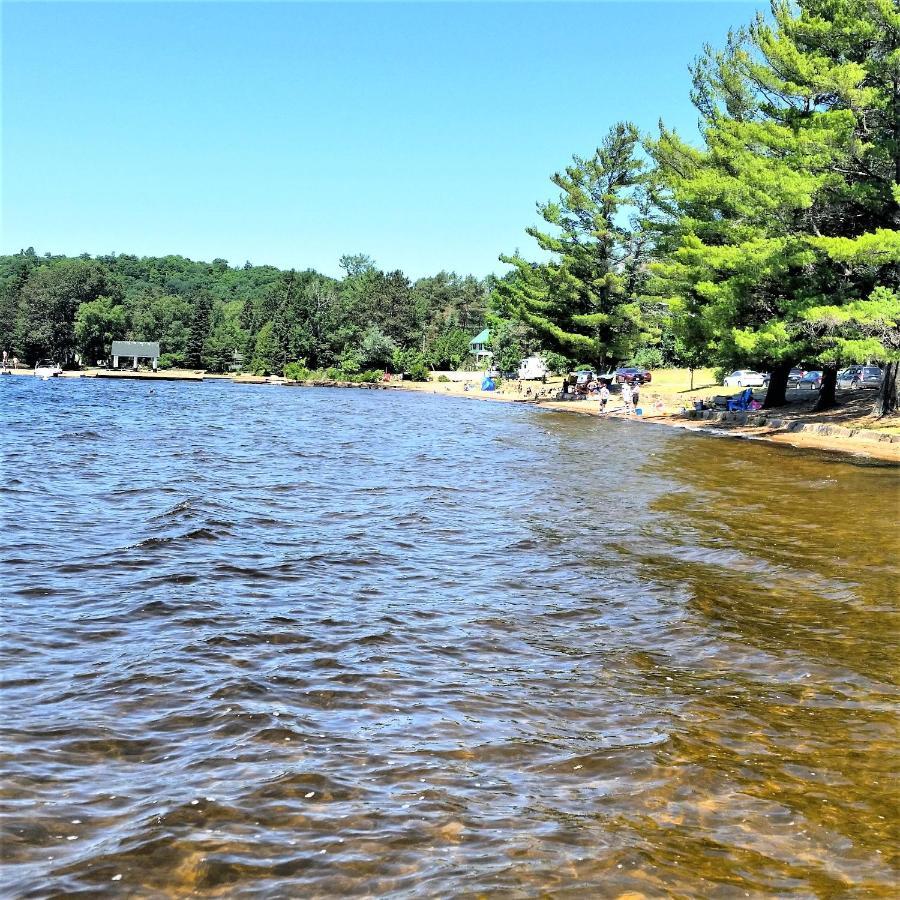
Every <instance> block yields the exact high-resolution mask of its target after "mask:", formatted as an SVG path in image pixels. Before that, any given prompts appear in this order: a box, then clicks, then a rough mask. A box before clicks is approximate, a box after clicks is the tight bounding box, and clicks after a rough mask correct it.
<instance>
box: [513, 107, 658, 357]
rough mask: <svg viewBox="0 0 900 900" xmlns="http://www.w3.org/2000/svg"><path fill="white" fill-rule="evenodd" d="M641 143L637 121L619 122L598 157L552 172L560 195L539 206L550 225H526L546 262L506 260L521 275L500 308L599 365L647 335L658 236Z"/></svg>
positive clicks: (550, 342) (551, 344)
mask: <svg viewBox="0 0 900 900" xmlns="http://www.w3.org/2000/svg"><path fill="white" fill-rule="evenodd" d="M638 143H639V135H638V132H637V129H636V128H635V127H634V125H631V124H630V123H619V124H618V125H616V126H614V127H613V128H612V129H610V131H609V133H608V134H607V136H606V138H605V139H604V141H603V143H602V145H601V146H600V147H599V148H598V149H597V151H596V152H595V153H594V155H593V156H592V157H590V158H589V159H581V158H580V157H577V156H576V157H574V159H573V163H572V165H570V166H568V167H567V168H566V169H565V171H564V172H562V173H557V174H555V175H554V176H553V177H552V179H551V180H552V181H553V183H554V184H555V185H556V186H557V187H558V188H559V189H560V195H559V199H558V200H557V201H555V202H550V203H545V204H539V205H538V211H539V212H540V214H541V216H542V218H543V219H544V221H545V222H546V223H547V224H548V225H549V226H551V227H550V229H548V230H541V229H538V228H529V229H527V233H528V234H529V235H530V236H531V237H533V238H534V239H535V240H536V241H537V243H538V246H539V247H540V248H541V250H543V251H545V253H546V254H547V255H549V257H550V260H549V261H548V262H545V263H540V264H539V263H533V262H529V261H527V260H526V259H524V258H523V257H522V256H521V255H519V254H518V253H517V254H516V255H514V256H501V260H502V261H503V262H506V263H509V264H511V265H513V266H515V274H514V277H512V278H509V279H503V280H502V281H500V282H499V283H498V285H497V288H496V290H497V292H498V294H499V298H498V302H499V304H500V305H502V306H503V307H505V308H506V309H508V310H510V312H511V313H512V314H513V315H514V316H515V317H516V318H517V319H519V320H520V321H521V322H523V323H525V324H526V325H528V326H529V327H530V328H532V329H533V330H534V331H535V332H536V333H537V334H538V335H539V336H540V337H541V338H542V340H543V343H544V344H545V345H546V346H547V347H548V348H549V349H552V350H556V351H558V352H561V353H563V354H565V355H566V356H569V357H576V358H577V359H579V360H582V361H585V362H589V363H592V364H595V365H597V366H599V367H600V368H605V367H606V365H608V364H609V363H612V362H617V361H620V360H623V359H625V358H627V357H628V356H629V355H630V354H631V353H632V352H633V349H634V347H635V346H636V345H637V344H638V343H639V342H640V340H641V338H642V337H646V324H645V322H644V316H643V312H642V308H641V303H640V292H641V289H642V287H643V283H644V280H645V277H646V262H647V259H648V257H649V252H650V249H651V247H652V240H651V239H650V228H651V225H650V216H649V206H648V200H647V192H646V189H645V187H646V181H647V175H646V173H645V167H644V164H643V162H642V161H641V160H640V159H639V158H638V153H637V151H638Z"/></svg>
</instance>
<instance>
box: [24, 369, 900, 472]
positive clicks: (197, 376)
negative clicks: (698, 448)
mask: <svg viewBox="0 0 900 900" xmlns="http://www.w3.org/2000/svg"><path fill="white" fill-rule="evenodd" d="M8 374H10V375H18V376H31V377H34V373H33V372H32V371H30V370H28V369H20V370H18V371H10V372H9V373H8ZM59 377H61V378H104V379H109V380H116V379H121V380H129V381H141V380H145V381H186V382H192V383H197V382H202V381H205V380H209V381H227V382H231V383H232V384H256V385H259V384H266V385H272V386H281V387H299V388H302V387H306V388H318V387H332V388H356V389H360V390H384V391H405V392H407V393H427V394H431V395H433V396H440V397H454V398H463V399H467V400H481V401H484V402H488V403H523V404H528V405H530V406H534V407H536V408H538V409H542V410H547V411H551V412H564V413H570V414H574V415H587V416H592V417H593V418H597V419H599V418H604V419H615V420H617V421H631V422H634V423H635V424H638V423H650V424H655V425H663V426H666V427H668V428H680V429H682V430H684V431H695V432H699V433H701V434H708V435H713V436H719V437H730V438H735V439H743V440H757V441H765V442H767V443H773V444H782V445H788V446H792V447H795V448H797V449H800V450H814V451H828V452H835V453H842V454H847V455H850V456H855V457H857V458H860V457H861V458H866V459H875V460H879V461H882V462H888V463H894V464H897V465H900V434H893V435H892V434H888V433H886V432H880V431H878V430H875V429H867V428H864V427H858V428H842V427H840V426H836V425H831V424H822V423H814V422H807V421H804V420H803V417H802V415H801V416H795V417H794V418H785V416H790V415H791V414H792V413H795V412H796V411H792V410H788V411H787V412H786V413H785V414H783V415H782V416H781V417H779V413H780V412H781V411H780V410H765V411H763V410H760V411H759V412H758V413H749V414H747V413H725V412H720V411H718V412H717V411H706V412H704V413H699V414H698V413H697V412H695V411H693V410H690V411H688V412H687V413H681V412H665V411H661V410H658V411H657V412H655V413H652V414H648V415H642V416H626V415H625V414H624V412H623V407H622V406H614V407H611V408H610V411H609V412H607V413H606V414H605V415H603V416H600V415H599V413H598V411H597V401H596V400H595V399H585V400H572V401H560V400H548V399H542V398H538V397H527V396H525V397H521V396H512V395H510V394H507V393H504V392H503V391H482V390H480V389H479V388H472V389H470V390H465V389H464V385H463V383H462V382H455V383H439V382H434V381H427V382H425V381H390V382H375V383H368V384H358V383H355V382H346V381H297V382H295V381H286V380H284V379H280V378H276V379H275V380H271V379H269V378H264V377H261V376H253V375H249V376H248V375H243V376H240V375H233V374H222V375H218V374H209V373H206V372H202V371H190V372H188V371H180V370H175V371H167V372H157V373H153V372H131V371H127V372H109V371H107V370H86V371H82V372H66V373H63V374H62V375H61V376H59ZM645 391H646V396H647V399H648V401H649V398H650V396H652V395H653V392H652V385H651V386H650V389H645ZM659 405H661V404H660V402H659V401H658V402H657V404H656V406H659Z"/></svg>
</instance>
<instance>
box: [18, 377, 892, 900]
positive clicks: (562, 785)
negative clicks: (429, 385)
mask: <svg viewBox="0 0 900 900" xmlns="http://www.w3.org/2000/svg"><path fill="white" fill-rule="evenodd" d="M153 388H154V391H155V393H154V394H152V395H151V394H148V389H147V387H146V385H143V384H140V383H121V382H115V383H107V382H102V381H99V380H80V381H79V380H64V381H58V382H40V381H36V380H33V379H25V378H4V379H0V403H2V411H3V416H2V419H3V422H2V426H3V427H2V429H0V441H2V443H3V467H4V472H3V476H4V477H3V484H2V493H0V511H2V514H3V515H2V518H3V521H4V524H5V528H4V530H3V532H2V542H3V549H2V558H0V563H2V580H0V590H2V598H3V604H2V614H3V629H2V658H3V673H4V680H3V684H2V690H0V708H2V720H3V721H2V727H3V733H2V749H0V777H2V790H0V808H2V814H3V818H2V829H3V830H2V857H3V863H4V865H3V871H2V879H3V888H2V890H3V892H4V894H5V895H6V896H15V897H53V896H63V895H76V894H84V895H86V896H101V895H102V896H110V897H115V896H129V897H159V896H168V895H171V896H179V895H188V894H195V895H201V896H229V897H230V896H235V897H287V896H323V897H324V896H334V895H342V896H358V895H371V896H376V895H386V894H393V895H395V896H410V897H414V896H415V897H422V896H454V895H478V894H484V895H490V896H515V897H525V896H538V895H548V894H554V895H555V894H560V895H564V896H576V895H581V896H604V897H605V896H609V897H617V896H619V895H622V894H627V893H628V892H631V894H629V896H637V895H644V896H647V897H659V896H662V895H666V896H674V897H697V896H721V897H732V896H734V897H744V896H751V897H761V896H772V895H778V896H797V897H816V896H847V895H855V896H863V895H865V896H876V897H877V896H884V897H888V896H892V895H895V891H896V887H897V878H898V869H897V859H896V855H895V854H896V847H897V808H898V807H897V800H898V796H897V785H896V781H895V780H893V778H894V776H895V774H896V766H897V762H898V757H897V730H896V728H897V718H896V716H895V706H894V704H895V702H896V690H895V689H896V679H895V676H896V673H897V659H898V646H897V643H898V642H897V634H898V631H897V612H898V604H897V584H898V581H897V576H898V570H897V551H898V543H897V537H896V530H895V527H894V526H895V524H896V518H897V512H898V496H900V495H898V485H900V479H898V471H897V469H895V468H894V469H892V468H889V467H885V466H881V465H872V464H863V463H862V462H860V463H854V462H852V461H848V460H846V459H839V458H837V457H833V456H831V457H829V456H826V455H816V454H810V453H805V454H801V453H799V452H797V451H794V450H791V449H790V448H785V447H780V446H779V447H776V446H769V445H764V444H760V443H750V442H741V441H734V440H719V439H715V438H712V437H709V436H705V435H696V434H686V433H682V432H679V431H676V430H674V429H667V428H662V427H654V426H650V425H637V424H632V423H625V422H612V421H599V420H597V419H588V418H585V417H579V416H566V415H562V414H556V413H547V412H540V411H538V410H534V409H530V408H524V407H522V406H513V405H502V404H483V403H473V402H470V401H465V400H453V399H448V398H442V397H431V396H422V395H405V394H396V393H382V392H371V391H331V390H305V389H295V388H272V387H267V386H263V387H258V388H255V387H245V386H244V387H238V386H234V385H230V384H210V383H204V384H190V385H185V384H177V383H161V384H155V385H154V386H153Z"/></svg>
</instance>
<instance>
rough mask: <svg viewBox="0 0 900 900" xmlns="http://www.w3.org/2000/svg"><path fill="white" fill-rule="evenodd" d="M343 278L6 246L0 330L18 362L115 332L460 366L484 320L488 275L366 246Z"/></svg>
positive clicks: (271, 359) (210, 364) (250, 361)
mask: <svg viewBox="0 0 900 900" xmlns="http://www.w3.org/2000/svg"><path fill="white" fill-rule="evenodd" d="M341 265H342V268H343V270H344V273H345V274H344V277H343V278H341V279H334V278H330V277H328V276H325V275H320V274H319V273H317V272H314V271H311V270H308V271H303V272H297V271H282V270H280V269H277V268H275V267H273V266H254V265H251V264H250V263H246V264H245V265H244V266H242V267H240V268H233V267H231V266H229V264H228V263H227V261H225V260H222V259H216V260H213V261H212V263H203V262H193V261H191V260H189V259H185V258H184V257H181V256H165V257H137V256H131V255H127V254H112V255H108V256H98V257H91V256H88V255H83V256H81V257H78V258H75V259H73V258H68V257H65V256H51V255H49V254H48V255H46V256H38V255H37V254H36V253H35V252H34V250H32V249H28V250H24V251H22V252H21V253H18V254H15V255H13V256H3V257H0V342H2V346H3V348H5V349H7V350H9V351H10V355H18V356H19V358H20V359H21V360H22V361H23V363H26V364H33V363H34V362H35V361H37V360H38V359H40V358H45V357H46V358H52V359H54V360H57V361H59V362H61V363H63V364H67V365H70V364H72V363H73V362H74V360H75V358H76V356H77V357H78V358H80V360H81V361H82V363H83V364H85V365H94V364H96V363H97V362H98V361H105V360H106V359H107V358H108V356H109V351H110V345H111V342H112V341H113V340H136V341H159V343H160V348H161V351H162V354H163V355H162V358H161V361H160V362H161V365H163V366H165V367H171V366H178V367H188V368H203V369H206V370H208V371H212V372H224V371H228V370H229V369H231V368H234V367H240V368H243V369H245V370H248V371H256V372H265V373H271V372H275V373H280V372H282V371H283V369H284V367H285V365H287V364H288V363H291V362H301V363H302V364H303V365H305V366H307V367H309V368H311V369H325V368H337V369H340V370H342V371H344V372H347V373H348V374H349V373H354V372H359V371H362V370H367V369H382V370H383V369H385V368H399V369H401V370H403V369H406V370H409V369H413V370H415V371H416V372H418V373H420V374H421V371H422V370H423V368H425V367H429V368H438V369H440V368H448V369H449V368H455V367H457V366H459V365H460V364H462V363H463V362H464V361H465V360H466V358H467V357H468V355H469V341H470V340H471V338H472V337H473V336H474V335H475V334H477V333H478V332H479V331H480V330H481V329H482V328H484V325H485V321H486V317H487V311H488V300H489V297H490V294H491V292H492V290H493V286H494V285H493V280H492V279H484V280H481V279H477V278H474V277H471V276H465V277H459V276H457V275H454V274H452V273H450V274H448V273H447V272H441V273H439V274H437V275H435V276H433V277H428V278H420V279H418V280H417V281H415V282H413V281H410V279H409V278H407V277H406V276H405V275H404V274H403V273H402V272H382V271H381V270H379V269H378V268H377V267H376V266H375V264H374V262H373V261H372V260H371V259H369V258H368V257H366V256H363V255H355V256H346V257H344V258H343V259H342V260H341Z"/></svg>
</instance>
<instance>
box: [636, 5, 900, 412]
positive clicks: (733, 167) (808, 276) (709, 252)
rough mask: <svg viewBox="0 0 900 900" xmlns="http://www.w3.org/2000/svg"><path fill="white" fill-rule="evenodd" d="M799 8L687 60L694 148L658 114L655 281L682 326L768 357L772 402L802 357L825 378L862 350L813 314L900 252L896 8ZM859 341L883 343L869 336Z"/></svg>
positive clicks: (728, 353) (854, 294)
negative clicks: (668, 220)
mask: <svg viewBox="0 0 900 900" xmlns="http://www.w3.org/2000/svg"><path fill="white" fill-rule="evenodd" d="M798 7H799V8H796V7H794V6H792V5H790V4H788V3H786V2H781V0H776V2H775V3H773V6H772V19H771V21H768V20H766V19H764V18H763V17H762V16H760V17H758V18H757V20H756V21H755V22H754V24H753V25H752V26H751V27H750V28H748V29H745V30H741V31H738V32H735V33H732V34H731V35H730V36H729V40H728V44H727V46H726V49H725V50H724V51H721V52H716V51H713V50H712V49H707V50H706V52H705V54H704V55H703V57H702V58H701V59H700V60H699V61H698V63H697V64H696V66H695V68H694V85H695V90H694V101H695V103H696V105H697V107H698V109H699V110H700V112H701V114H702V117H703V119H702V123H701V126H702V131H703V137H704V141H705V145H706V146H705V148H704V149H703V150H697V149H694V148H692V147H690V146H689V145H687V144H686V143H685V142H683V141H682V140H681V139H680V138H679V137H678V136H677V135H676V134H675V133H674V132H671V131H667V130H665V129H662V133H661V136H660V138H659V140H658V141H656V142H655V143H654V144H653V145H652V146H651V150H652V152H653V155H654V156H655V158H656V160H657V162H658V164H659V166H660V168H661V170H662V171H663V173H664V174H665V175H666V180H667V183H668V185H669V187H670V191H671V199H672V201H673V202H674V206H675V209H676V212H677V214H676V217H675V223H674V228H673V229H672V232H671V235H670V237H672V238H674V243H675V249H673V251H672V252H671V253H670V254H669V255H668V257H667V258H666V260H665V262H664V263H662V264H661V265H659V266H658V268H657V272H658V275H659V277H660V281H659V282H658V283H657V288H658V289H660V290H661V291H662V292H663V293H664V294H666V295H667V296H668V299H669V301H670V303H671V305H672V307H673V310H674V311H675V314H676V319H679V320H681V321H684V322H691V323H692V330H691V333H690V334H687V335H685V338H686V340H688V341H689V342H691V343H693V344H696V343H697V342H698V341H699V342H701V343H702V344H704V345H707V346H708V345H710V344H712V345H713V346H714V347H715V354H716V357H717V361H718V362H720V363H721V364H725V365H729V366H730V365H735V366H739V365H740V366H744V365H753V366H765V367H768V368H771V369H772V381H771V384H770V387H769V392H768V396H767V399H766V405H767V406H774V405H780V404H781V403H783V402H784V395H785V388H786V384H787V375H788V372H789V370H790V368H791V366H792V365H793V364H795V363H796V362H798V361H802V360H807V361H814V360H817V361H819V362H821V363H822V364H824V365H825V367H826V376H827V379H828V380H827V382H826V383H830V384H831V385H832V386H833V383H834V380H835V376H836V372H837V367H838V365H840V364H841V363H844V362H850V361H856V360H859V354H860V352H862V348H861V345H860V344H858V343H855V342H854V340H853V339H852V338H848V340H845V341H843V342H842V341H840V340H837V339H836V337H837V336H836V335H835V333H834V330H833V329H831V330H829V329H826V328H825V327H824V326H821V325H820V327H816V325H815V323H816V322H818V321H820V320H821V319H822V317H823V316H824V317H825V318H826V319H828V320H829V321H831V322H832V323H833V322H834V321H835V320H834V317H833V316H832V317H830V318H829V316H830V314H829V312H828V310H830V309H831V308H833V307H834V306H844V305H846V304H858V303H861V302H867V298H869V297H870V296H871V295H872V292H873V291H874V290H875V289H876V288H877V287H878V286H879V285H890V284H896V283H897V274H898V273H897V264H898V261H900V260H898V256H897V234H896V231H895V229H896V226H897V224H898V220H897V201H898V194H897V190H896V177H897V172H898V171H900V169H898V166H900V163H898V161H897V153H898V142H897V137H898V129H900V124H898V115H900V110H898V99H897V97H898V93H897V84H898V68H900V57H898V52H897V47H898V46H900V45H898V34H900V28H898V25H900V20H898V13H897V12H896V7H894V6H893V5H892V3H891V2H883V0H801V2H800V3H799V4H798ZM847 327H848V328H850V329H851V331H852V329H853V328H854V327H855V326H853V325H851V324H850V323H849V321H848V323H847ZM866 351H867V353H871V354H872V355H873V356H874V358H877V359H881V360H885V359H888V358H889V357H890V350H889V348H888V347H887V346H886V345H884V344H883V343H882V344H878V345H877V346H876V343H875V342H874V339H873V341H870V342H869V343H868V344H867V345H866ZM870 358H871V357H870ZM832 398H833V395H832V397H829V396H828V393H827V392H824V396H823V398H822V399H823V400H825V401H828V400H830V399H832Z"/></svg>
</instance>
